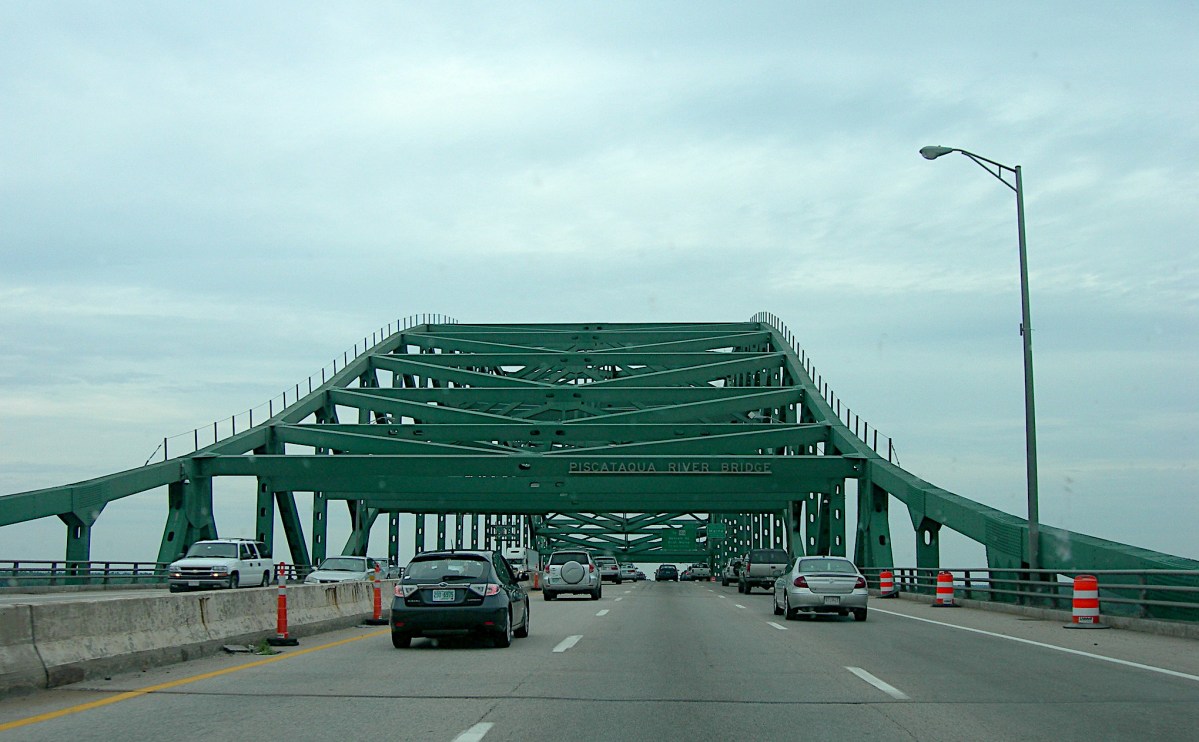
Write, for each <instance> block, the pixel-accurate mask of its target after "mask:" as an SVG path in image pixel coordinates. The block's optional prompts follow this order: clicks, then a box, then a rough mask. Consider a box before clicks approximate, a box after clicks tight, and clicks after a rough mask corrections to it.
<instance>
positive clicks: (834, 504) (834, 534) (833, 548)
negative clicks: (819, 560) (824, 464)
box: [827, 481, 845, 556]
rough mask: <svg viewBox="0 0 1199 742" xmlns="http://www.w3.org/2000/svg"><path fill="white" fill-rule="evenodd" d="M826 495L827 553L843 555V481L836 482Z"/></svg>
mask: <svg viewBox="0 0 1199 742" xmlns="http://www.w3.org/2000/svg"><path fill="white" fill-rule="evenodd" d="M830 489H831V491H830V492H829V495H828V505H829V508H828V517H827V520H828V532H829V544H828V549H829V550H828V552H827V553H828V554H832V555H834V556H845V482H844V481H841V482H837V483H835V484H834V485H833V486H832V487H831V488H830Z"/></svg>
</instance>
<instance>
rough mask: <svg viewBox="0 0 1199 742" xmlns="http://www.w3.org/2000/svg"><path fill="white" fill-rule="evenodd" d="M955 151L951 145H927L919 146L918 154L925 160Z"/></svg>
mask: <svg viewBox="0 0 1199 742" xmlns="http://www.w3.org/2000/svg"><path fill="white" fill-rule="evenodd" d="M955 151H956V150H955V149H953V147H934V146H931V145H930V146H928V147H921V148H920V155H921V156H922V157H923V158H924V159H926V160H935V159H937V158H938V157H940V156H941V155H947V154H949V153H950V152H955Z"/></svg>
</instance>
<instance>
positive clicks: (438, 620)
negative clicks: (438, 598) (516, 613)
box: [391, 598, 508, 636]
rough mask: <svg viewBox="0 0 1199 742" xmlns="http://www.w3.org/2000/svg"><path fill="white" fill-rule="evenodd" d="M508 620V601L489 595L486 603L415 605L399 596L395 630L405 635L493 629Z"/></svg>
mask: <svg viewBox="0 0 1199 742" xmlns="http://www.w3.org/2000/svg"><path fill="white" fill-rule="evenodd" d="M507 621H508V601H507V600H502V599H501V600H495V599H492V598H489V599H487V600H485V601H484V602H483V604H482V605H459V606H444V607H421V608H413V607H409V606H407V605H404V602H403V601H402V600H395V601H394V602H393V603H392V607H391V631H392V633H393V634H402V635H404V636H430V635H436V634H455V633H469V632H475V631H493V630H496V629H498V628H500V627H502V626H503V625H504V624H505V623H506V622H507Z"/></svg>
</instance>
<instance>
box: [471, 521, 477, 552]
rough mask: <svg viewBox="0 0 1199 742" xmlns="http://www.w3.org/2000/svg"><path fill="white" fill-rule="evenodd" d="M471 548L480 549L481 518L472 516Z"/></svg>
mask: <svg viewBox="0 0 1199 742" xmlns="http://www.w3.org/2000/svg"><path fill="white" fill-rule="evenodd" d="M470 548H472V549H478V548H479V516H478V515H472V516H470Z"/></svg>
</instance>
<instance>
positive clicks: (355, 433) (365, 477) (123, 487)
mask: <svg viewBox="0 0 1199 742" xmlns="http://www.w3.org/2000/svg"><path fill="white" fill-rule="evenodd" d="M363 348H364V351H363V352H362V353H360V354H357V353H356V355H355V357H354V358H352V359H350V358H348V357H347V358H346V361H345V363H344V365H342V366H341V367H340V368H337V369H336V372H335V373H333V374H332V375H331V376H330V377H328V378H322V380H321V383H320V384H318V385H312V386H310V387H309V391H308V393H306V394H302V393H301V389H300V387H299V386H297V388H296V394H295V396H294V397H293V398H292V400H291V403H290V404H285V405H283V406H281V409H279V410H278V411H275V410H274V409H273V408H272V409H271V413H270V415H269V419H265V420H259V421H258V423H257V424H256V425H251V426H249V427H247V428H245V429H243V430H241V431H240V432H231V433H230V435H228V436H227V437H225V438H223V439H221V440H217V441H215V442H214V443H212V444H211V445H206V446H203V447H201V446H199V444H198V438H197V444H196V446H195V449H196V450H193V451H191V452H190V453H186V454H182V455H177V456H175V457H174V458H168V457H166V456H165V452H164V459H165V460H164V461H161V462H156V463H152V464H149V463H148V464H147V465H146V466H144V467H140V468H138V469H134V470H130V471H125V472H119V473H116V474H112V475H109V476H106V477H101V478H98V479H94V480H90V481H87V482H81V483H78V484H74V485H67V486H63V487H55V488H50V489H46V490H37V491H33V492H23V493H16V494H12V495H5V496H3V497H0V526H4V525H10V524H15V523H20V522H23V521H27V520H33V519H36V518H42V517H55V516H57V517H58V518H60V519H61V520H62V521H63V522H64V523H65V524H66V525H67V534H68V536H67V559H68V560H77V561H86V560H87V559H88V557H89V551H90V533H91V529H92V527H93V525H94V524H95V522H96V520H97V519H98V517H99V515H100V513H101V512H102V511H103V508H104V506H105V505H106V504H107V503H108V502H111V501H113V500H116V499H120V498H122V497H126V496H129V495H132V494H136V493H139V492H145V491H148V490H151V489H155V488H159V487H163V486H165V487H166V488H167V503H166V504H167V508H166V509H167V515H166V524H165V527H164V532H163V536H162V541H161V545H160V549H159V561H164V562H165V561H169V560H171V559H173V558H175V557H176V556H177V555H178V554H180V553H182V552H183V551H184V550H186V548H187V547H188V546H189V545H190V544H191V543H194V542H195V541H196V540H199V539H201V538H209V537H213V536H215V535H217V529H216V522H215V518H214V514H213V512H212V491H213V489H212V488H213V480H214V479H216V478H219V477H245V476H248V477H253V478H255V480H256V482H257V502H256V505H257V507H256V516H255V532H256V535H257V536H258V538H259V539H261V540H264V541H266V542H268V543H271V542H273V541H274V535H275V534H274V528H275V522H276V513H277V514H278V516H279V518H278V520H279V522H280V523H281V524H282V527H283V531H284V533H283V536H284V537H285V539H286V541H287V545H288V548H289V550H290V552H291V556H292V560H293V561H294V562H295V563H297V564H302V565H305V564H310V563H312V562H314V561H319V560H320V559H321V558H322V557H323V556H324V555H325V551H326V549H327V543H326V537H327V523H328V518H327V515H328V507H329V503H330V502H335V501H339V500H340V501H344V502H345V503H346V507H347V508H348V509H349V512H350V515H351V522H352V533H351V535H350V537H349V539H348V541H347V542H346V544H345V545H344V546H343V548H342V553H351V554H365V553H366V550H367V548H368V542H369V537H370V533H371V529H372V526H373V524H374V523H375V522H376V521H377V519H378V518H379V517H381V516H385V517H386V518H387V519H388V523H389V545H388V548H389V552H390V554H391V556H392V557H397V556H398V553H399V544H400V539H401V537H402V534H401V533H400V515H401V514H405V513H410V514H414V515H415V516H416V519H415V531H414V533H413V536H412V538H413V544H414V549H415V550H416V551H421V550H423V549H425V548H429V547H430V546H431V544H430V543H429V542H430V540H434V544H432V545H433V546H447V545H451V546H458V547H482V548H490V547H494V546H498V545H500V544H521V545H525V546H531V547H535V548H537V549H539V550H540V551H543V552H546V551H550V550H552V549H554V548H558V547H563V546H571V547H586V548H592V549H595V550H597V551H600V552H603V553H608V554H612V555H614V556H617V557H618V558H620V559H621V560H622V561H628V562H668V561H675V562H678V561H709V562H714V563H717V564H719V563H721V562H723V561H724V559H726V558H727V557H729V556H731V555H739V554H742V553H744V552H745V551H746V550H748V549H749V548H753V547H756V546H765V547H776V548H784V549H788V550H789V551H791V552H792V553H793V554H800V553H806V554H813V553H819V554H847V549H848V544H849V542H850V540H849V538H847V536H848V534H847V529H848V526H847V524H846V522H845V513H846V502H845V500H846V496H847V491H848V489H853V490H854V491H855V492H856V497H857V503H856V504H857V508H856V511H857V523H856V524H854V538H853V545H854V548H853V554H852V556H853V557H854V559H855V561H856V562H857V563H858V564H859V565H860V566H862V567H867V568H870V567H874V568H886V567H891V566H893V563H894V557H893V554H892V547H891V538H890V521H889V507H890V503H891V502H892V501H893V500H896V501H898V502H900V503H901V504H902V505H904V506H905V507H906V508H907V511H908V515H909V516H910V519H911V522H912V527H913V529H914V530H915V531H916V532H917V533H918V534H919V535H920V538H918V539H917V546H916V555H915V556H916V562H917V566H921V567H928V566H937V565H938V564H939V559H940V556H939V550H938V544H937V537H938V535H939V532H940V529H941V527H943V526H944V527H948V528H951V529H953V530H955V531H957V532H960V533H962V534H963V535H965V536H966V537H968V538H970V539H973V540H975V541H977V542H978V543H981V544H983V545H984V546H985V549H986V553H987V560H988V563H989V566H991V567H995V568H1019V567H1021V566H1026V564H1027V553H1026V552H1027V524H1026V522H1025V521H1024V520H1023V519H1021V518H1018V517H1016V516H1013V515H1010V514H1007V513H1003V512H1001V511H998V510H994V509H992V508H989V507H987V506H985V505H981V504H978V503H975V502H972V501H970V500H968V499H966V498H963V497H960V496H958V495H955V494H953V493H949V492H946V491H944V490H942V489H940V488H937V487H935V486H934V485H931V484H929V483H928V482H925V481H923V480H921V479H919V478H917V477H916V476H914V475H912V474H911V473H909V472H907V471H905V470H903V469H902V468H901V467H900V466H899V464H898V461H897V459H896V457H895V455H894V448H893V446H892V445H891V442H890V440H889V439H887V438H885V437H881V436H880V435H879V434H878V432H877V431H875V430H872V429H871V428H870V427H869V425H868V424H866V423H864V422H863V421H862V420H860V419H859V418H858V417H857V416H854V415H852V414H851V413H850V412H849V410H848V409H847V408H846V409H842V406H841V403H840V400H838V399H837V398H836V397H835V396H834V395H833V394H832V393H831V392H830V391H829V389H828V387H827V385H826V384H825V383H824V381H823V379H821V378H820V377H819V376H818V375H816V374H815V373H814V370H813V369H812V366H811V363H810V359H809V358H808V357H807V356H806V354H805V353H804V352H803V351H802V350H801V349H800V348H799V346H798V344H797V343H796V341H795V337H794V335H793V334H792V333H791V332H790V331H789V330H788V329H787V328H786V326H784V325H783V324H782V323H781V322H780V321H779V320H778V318H776V317H775V316H773V315H771V314H768V313H760V314H758V315H755V316H754V317H753V318H751V319H750V320H749V321H746V322H727V323H720V322H715V323H603V322H597V323H578V324H566V323H550V324H535V323H532V324H459V323H456V322H453V321H448V320H446V321H441V320H440V318H437V319H434V318H423V319H422V321H419V322H412V323H408V324H407V325H405V326H403V327H402V328H401V326H400V325H399V324H397V329H396V330H395V332H390V331H389V332H388V333H386V334H384V333H382V332H381V333H379V336H378V339H377V341H375V342H372V344H371V345H370V346H369V347H368V346H367V344H366V343H365V341H364V343H363ZM215 437H216V436H215V435H214V438H215ZM850 482H853V483H855V484H856V486H855V487H853V488H847V484H848V483H850ZM297 492H310V493H312V502H313V506H312V513H311V520H310V524H309V529H308V530H309V536H308V537H306V536H305V527H304V522H303V521H304V519H303V518H302V516H301V514H300V512H299V509H298V507H297V505H296V498H295V493H297ZM430 519H436V526H435V527H436V537H435V539H432V538H431V534H430V533H428V532H427V531H428V530H430V529H431V526H430ZM450 519H452V520H453V523H454V533H453V535H452V536H451V535H450V534H449V532H448V528H449V523H450ZM1041 553H1042V554H1044V555H1047V556H1046V565H1045V566H1047V567H1050V568H1062V569H1069V568H1070V567H1071V566H1073V564H1076V563H1082V564H1085V565H1087V566H1089V567H1090V568H1092V569H1096V568H1141V569H1144V568H1167V569H1169V568H1174V569H1177V568H1193V566H1192V565H1193V564H1194V563H1193V562H1191V561H1190V560H1184V559H1179V558H1177V557H1171V556H1169V555H1164V554H1160V553H1157V552H1152V551H1148V550H1144V549H1138V548H1136V547H1131V546H1126V545H1123V544H1118V543H1115V542H1111V541H1105V540H1102V539H1096V538H1093V537H1090V536H1085V535H1082V534H1076V533H1071V532H1068V531H1062V530H1060V529H1054V528H1048V527H1045V528H1042V530H1041Z"/></svg>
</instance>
